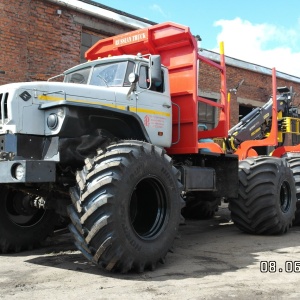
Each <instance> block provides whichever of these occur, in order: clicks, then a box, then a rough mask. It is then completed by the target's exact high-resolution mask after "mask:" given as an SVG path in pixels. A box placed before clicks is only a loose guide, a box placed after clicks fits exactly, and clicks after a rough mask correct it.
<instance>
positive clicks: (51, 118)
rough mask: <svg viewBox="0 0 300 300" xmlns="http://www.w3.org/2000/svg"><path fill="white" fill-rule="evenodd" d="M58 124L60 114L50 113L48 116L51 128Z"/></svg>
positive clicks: (48, 124)
mask: <svg viewBox="0 0 300 300" xmlns="http://www.w3.org/2000/svg"><path fill="white" fill-rule="evenodd" d="M57 125H58V116H57V114H50V115H49V116H48V118H47V126H48V127H49V129H51V130H53V129H55V128H56V127H57Z"/></svg>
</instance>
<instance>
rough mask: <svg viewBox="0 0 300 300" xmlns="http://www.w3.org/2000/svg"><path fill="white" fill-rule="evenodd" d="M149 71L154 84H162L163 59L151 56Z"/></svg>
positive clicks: (158, 56)
mask: <svg viewBox="0 0 300 300" xmlns="http://www.w3.org/2000/svg"><path fill="white" fill-rule="evenodd" d="M149 70H150V77H151V82H152V83H161V81H162V78H161V58H160V55H151V56H150V60H149Z"/></svg>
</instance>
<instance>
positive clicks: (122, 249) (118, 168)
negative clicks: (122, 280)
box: [68, 141, 185, 273]
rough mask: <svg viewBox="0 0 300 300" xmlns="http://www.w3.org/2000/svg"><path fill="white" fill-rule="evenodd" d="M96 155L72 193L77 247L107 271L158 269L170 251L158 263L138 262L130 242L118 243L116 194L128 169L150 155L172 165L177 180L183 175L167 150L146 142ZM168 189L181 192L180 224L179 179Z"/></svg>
mask: <svg viewBox="0 0 300 300" xmlns="http://www.w3.org/2000/svg"><path fill="white" fill-rule="evenodd" d="M97 153H98V155H97V156H96V157H95V158H94V159H86V165H85V167H84V168H83V170H82V171H79V172H78V173H77V176H76V180H77V190H76V188H75V190H73V191H71V195H72V206H71V207H70V208H69V209H68V211H69V214H70V218H71V221H72V223H73V228H72V227H71V229H72V230H71V233H72V234H73V235H74V236H75V240H76V243H75V244H76V246H77V247H78V249H79V250H81V251H84V252H83V254H84V255H85V257H87V258H88V259H89V260H91V261H92V262H94V263H95V264H98V265H99V266H101V267H103V268H104V269H106V270H108V271H119V272H121V273H126V272H128V271H130V270H135V271H137V272H143V271H144V270H145V269H155V267H156V264H157V262H158V261H161V260H164V257H165V255H166V254H167V252H168V249H166V250H164V251H162V252H160V254H159V255H160V257H159V258H158V259H156V260H153V259H155V258H152V257H145V258H143V259H140V258H138V259H137V258H135V257H134V256H133V255H132V254H131V252H130V251H131V250H130V251H129V250H127V248H126V247H128V246H127V245H125V244H126V243H128V242H126V243H125V244H124V243H119V242H118V232H115V230H116V228H117V227H118V226H119V225H117V223H118V220H115V219H114V216H113V215H112V212H113V210H114V209H116V208H114V206H115V205H116V204H114V200H115V199H114V193H116V191H117V189H118V186H119V185H120V183H121V182H122V180H123V178H122V176H123V174H124V171H125V170H126V168H129V167H130V166H131V165H132V164H136V165H138V164H139V160H140V159H141V157H145V155H146V154H147V155H148V153H149V155H150V157H152V159H154V158H153V157H157V158H158V157H160V159H161V160H162V161H163V163H164V164H165V165H168V166H169V168H170V170H171V172H172V174H173V177H174V178H175V179H174V180H177V179H179V175H180V173H179V171H178V170H177V169H176V168H175V167H173V165H172V160H171V158H170V157H169V156H168V155H167V154H166V151H165V150H164V149H162V148H160V147H156V146H154V145H151V144H149V143H146V142H140V141H123V142H120V143H113V144H111V145H109V146H107V147H106V149H103V150H98V151H97ZM168 188H169V189H171V190H173V191H174V192H175V191H178V196H177V197H178V202H177V204H176V206H178V222H177V221H176V223H178V224H179V221H180V208H181V207H182V206H184V204H185V202H184V201H183V200H182V198H181V197H180V192H181V190H182V185H181V183H179V181H178V180H177V187H176V188H175V187H174V188H173V187H170V186H168ZM173 200H174V199H173ZM175 201H176V199H175ZM178 224H177V225H176V226H175V228H177V227H178ZM172 230H174V228H173V229H172ZM172 234H173V233H172ZM174 235H175V234H174ZM174 238H175V237H174ZM170 247H171V245H170Z"/></svg>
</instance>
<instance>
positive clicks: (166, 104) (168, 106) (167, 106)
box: [162, 103, 171, 108]
mask: <svg viewBox="0 0 300 300" xmlns="http://www.w3.org/2000/svg"><path fill="white" fill-rule="evenodd" d="M162 106H163V107H165V108H170V107H171V105H170V104H168V103H164V104H163V105H162Z"/></svg>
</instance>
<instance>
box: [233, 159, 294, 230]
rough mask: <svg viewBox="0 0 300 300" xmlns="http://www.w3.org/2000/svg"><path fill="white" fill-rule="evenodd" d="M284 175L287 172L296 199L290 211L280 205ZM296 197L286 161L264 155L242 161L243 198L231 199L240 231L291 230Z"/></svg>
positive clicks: (287, 178) (240, 178)
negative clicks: (285, 211)
mask: <svg viewBox="0 0 300 300" xmlns="http://www.w3.org/2000/svg"><path fill="white" fill-rule="evenodd" d="M280 174H284V175H282V176H285V179H284V180H285V181H288V182H289V184H290V188H291V194H292V200H291V205H290V208H289V211H288V212H287V213H283V212H281V210H280V207H279V198H278V197H279V196H278V185H280V184H281V183H280V182H278V180H281V179H279V176H281V175H280ZM282 180H283V179H282ZM295 200H296V197H295V189H294V180H293V177H292V173H291V171H290V170H289V167H288V165H287V163H286V162H285V160H283V159H279V158H275V157H268V156H261V157H256V158H247V159H245V160H243V161H241V162H240V167H239V197H238V198H237V199H230V201H229V209H230V211H231V217H232V220H233V221H234V223H235V224H236V226H237V227H238V228H239V229H240V230H242V231H244V232H247V233H252V234H267V235H273V234H282V233H285V232H287V230H288V229H289V228H290V227H291V226H292V222H293V214H294V213H293V212H294V211H295V206H296V201H295Z"/></svg>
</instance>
